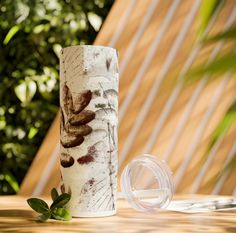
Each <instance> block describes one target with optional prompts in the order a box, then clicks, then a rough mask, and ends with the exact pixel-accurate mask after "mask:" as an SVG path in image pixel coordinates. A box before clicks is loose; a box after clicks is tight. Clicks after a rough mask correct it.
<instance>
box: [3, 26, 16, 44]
mask: <svg viewBox="0 0 236 233" xmlns="http://www.w3.org/2000/svg"><path fill="white" fill-rule="evenodd" d="M19 30H20V27H19V25H15V26H13V27H12V28H11V29H10V30H9V32H8V33H7V35H6V37H5V39H4V41H3V44H4V45H7V44H8V43H9V41H10V40H11V38H12V37H13V36H14V35H15V34H16V33H17V32H18V31H19Z"/></svg>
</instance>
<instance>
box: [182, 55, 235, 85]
mask: <svg viewBox="0 0 236 233" xmlns="http://www.w3.org/2000/svg"><path fill="white" fill-rule="evenodd" d="M235 61H236V53H235V52H230V53H227V54H225V55H221V56H220V57H218V58H216V59H214V60H213V61H212V62H210V63H209V64H207V65H204V64H202V65H199V66H197V67H196V68H194V69H192V70H191V71H190V72H189V74H188V78H187V81H190V80H191V81H193V80H198V79H201V78H202V77H203V75H205V74H217V75H219V74H222V73H225V72H227V71H232V72H235V71H236V62H235Z"/></svg>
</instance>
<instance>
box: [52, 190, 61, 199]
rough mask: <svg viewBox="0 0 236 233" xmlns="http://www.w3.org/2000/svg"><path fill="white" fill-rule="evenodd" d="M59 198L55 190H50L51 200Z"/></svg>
mask: <svg viewBox="0 0 236 233" xmlns="http://www.w3.org/2000/svg"><path fill="white" fill-rule="evenodd" d="M58 196H59V194H58V192H57V190H56V189H55V188H53V189H52V190H51V197H52V200H53V201H55V200H56V199H57V197H58Z"/></svg>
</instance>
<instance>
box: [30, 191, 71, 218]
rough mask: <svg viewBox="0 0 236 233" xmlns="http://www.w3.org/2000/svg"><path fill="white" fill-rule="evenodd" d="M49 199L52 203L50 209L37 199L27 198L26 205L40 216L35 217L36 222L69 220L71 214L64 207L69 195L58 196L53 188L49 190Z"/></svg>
mask: <svg viewBox="0 0 236 233" xmlns="http://www.w3.org/2000/svg"><path fill="white" fill-rule="evenodd" d="M51 198H52V200H53V203H52V204H51V206H50V208H49V206H48V204H47V203H46V202H45V201H44V200H42V199H39V198H29V199H27V203H28V204H29V206H30V207H31V208H32V209H33V210H35V211H36V212H37V213H40V215H39V216H38V217H37V220H38V221H40V222H44V221H47V220H48V219H56V220H61V221H69V220H71V214H70V212H69V211H68V210H66V209H65V208H64V206H65V205H66V204H67V203H68V202H69V200H70V198H71V195H70V194H68V193H63V194H61V195H59V194H58V192H57V190H56V189H55V188H53V189H52V190H51Z"/></svg>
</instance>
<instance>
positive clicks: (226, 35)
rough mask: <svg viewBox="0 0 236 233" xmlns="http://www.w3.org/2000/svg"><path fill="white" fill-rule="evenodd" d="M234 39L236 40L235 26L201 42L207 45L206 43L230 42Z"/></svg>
mask: <svg viewBox="0 0 236 233" xmlns="http://www.w3.org/2000/svg"><path fill="white" fill-rule="evenodd" d="M234 38H236V27H235V26H233V27H231V28H229V29H228V30H226V31H223V32H221V33H218V34H216V35H214V36H211V37H209V38H206V39H205V40H204V41H203V43H205V44H207V43H212V42H217V41H219V40H230V39H234Z"/></svg>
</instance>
